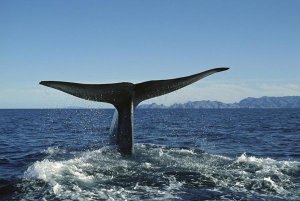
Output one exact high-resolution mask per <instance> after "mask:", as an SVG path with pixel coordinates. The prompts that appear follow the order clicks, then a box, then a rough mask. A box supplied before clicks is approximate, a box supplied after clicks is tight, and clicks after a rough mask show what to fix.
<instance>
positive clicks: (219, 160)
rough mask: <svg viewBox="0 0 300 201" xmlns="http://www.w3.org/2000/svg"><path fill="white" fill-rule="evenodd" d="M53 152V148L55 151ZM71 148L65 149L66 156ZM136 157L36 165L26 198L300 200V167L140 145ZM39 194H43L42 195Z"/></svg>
mask: <svg viewBox="0 0 300 201" xmlns="http://www.w3.org/2000/svg"><path fill="white" fill-rule="evenodd" d="M50 150H51V149H50ZM63 151H64V152H66V150H62V152H63ZM135 151H136V152H135V155H134V157H132V158H129V159H126V158H123V157H122V156H121V155H120V154H119V153H118V152H117V151H115V149H114V148H113V147H103V148H101V149H98V150H94V151H84V152H78V153H76V154H75V157H73V158H71V159H68V160H56V159H55V154H61V153H60V152H59V151H58V150H57V149H55V152H52V151H50V152H51V153H49V155H51V157H52V159H49V158H47V159H44V160H42V161H37V162H35V163H34V164H33V165H31V166H30V167H29V168H28V169H27V171H26V172H25V173H24V183H23V185H29V184H30V185H32V189H31V190H27V191H26V193H24V197H25V199H32V198H33V197H36V196H42V197H43V198H44V199H46V200H48V199H54V198H55V199H58V200H70V199H71V200H99V199H100V200H101V199H103V200H141V199H144V200H170V199H173V200H187V199H206V200H210V199H211V200H215V199H219V200H232V199H241V198H244V197H247V198H250V199H259V198H268V199H272V198H274V199H275V198H281V199H289V200H299V198H300V193H299V192H298V190H297V189H298V188H299V182H298V180H299V171H300V163H299V162H291V161H276V160H273V159H269V158H266V159H263V158H256V157H254V156H247V155H246V154H243V155H241V156H239V157H237V158H235V159H234V158H228V157H224V156H218V155H212V154H208V153H204V152H203V151H200V150H195V149H179V148H176V149H175V148H167V147H163V146H156V145H148V144H137V145H136V149H135ZM37 192H39V193H38V195H37Z"/></svg>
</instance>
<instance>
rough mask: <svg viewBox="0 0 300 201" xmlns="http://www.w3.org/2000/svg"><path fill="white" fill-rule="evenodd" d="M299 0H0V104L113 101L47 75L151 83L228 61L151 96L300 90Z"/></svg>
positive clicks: (223, 96) (227, 98)
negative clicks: (90, 96)
mask: <svg viewBox="0 0 300 201" xmlns="http://www.w3.org/2000/svg"><path fill="white" fill-rule="evenodd" d="M299 10H300V1H298V0H295V1H293V0H289V1H282V0H280V1H277V0H271V1H267V0H251V1H250V0H248V1H247V0H245V1H237V0H236V1H231V0H227V1H223V0H207V1H201V0H199V1H191V0H190V1H183V0H182V1H177V0H169V1H166V0H165V1H158V0H154V1H150V0H149V1H145V0H138V1H101V0H99V1H96V0H89V1H86V0H82V1H76V0H74V1H71V0H68V1H67V0H65V1H62V0H52V1H38V0H36V1H15V0H13V1H12V0H1V1H0V108H53V107H65V106H70V105H76V106H89V107H98V106H104V107H106V106H107V105H105V104H104V105H103V104H99V103H92V102H88V101H85V100H80V99H78V98H76V97H72V96H69V95H66V94H64V93H62V92H59V91H56V90H54V89H50V88H46V87H44V86H40V85H38V83H39V81H41V80H62V81H72V82H86V83H109V82H122V81H130V82H142V81H146V80H151V79H167V78H174V77H180V76H185V75H190V74H193V73H197V72H200V71H203V70H207V69H209V68H213V67H218V66H229V67H231V69H230V70H229V71H226V72H222V73H219V74H215V75H213V76H210V77H207V78H205V79H203V80H201V81H199V82H197V83H196V84H194V85H191V86H189V87H187V88H184V89H182V90H180V91H178V92H174V93H172V94H169V95H167V96H162V97H159V98H155V99H151V100H149V101H148V102H156V103H163V104H167V105H169V104H172V103H175V102H186V101H188V100H207V99H209V100H218V101H223V102H236V101H239V100H241V99H242V98H245V97H249V96H253V97H260V96H264V95H266V96H286V95H300V79H299V75H300V55H299V53H300V12H299Z"/></svg>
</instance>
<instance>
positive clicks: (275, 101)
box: [138, 96, 300, 109]
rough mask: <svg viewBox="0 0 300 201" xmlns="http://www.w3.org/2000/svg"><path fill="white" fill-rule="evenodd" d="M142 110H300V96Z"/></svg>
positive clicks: (178, 105) (201, 103) (188, 104)
mask: <svg viewBox="0 0 300 201" xmlns="http://www.w3.org/2000/svg"><path fill="white" fill-rule="evenodd" d="M138 108H141V109H169V108H170V109H172V108H174V109H175V108H184V109H185V108H186V109H227V108H300V96H284V97H267V96H264V97H261V98H251V97H249V98H245V99H243V100H241V101H240V102H238V103H222V102H219V101H209V100H205V101H189V102H187V103H182V104H180V103H175V104H173V105H171V106H165V105H162V104H161V105H158V104H156V103H152V104H144V105H141V106H139V107H138Z"/></svg>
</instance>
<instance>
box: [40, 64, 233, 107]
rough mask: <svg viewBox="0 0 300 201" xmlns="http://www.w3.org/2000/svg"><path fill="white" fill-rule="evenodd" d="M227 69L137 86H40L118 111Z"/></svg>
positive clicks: (124, 84) (63, 83)
mask: <svg viewBox="0 0 300 201" xmlns="http://www.w3.org/2000/svg"><path fill="white" fill-rule="evenodd" d="M228 69H229V68H227V67H222V68H214V69H210V70H207V71H204V72H201V73H198V74H194V75H190V76H186V77H180V78H175V79H168V80H151V81H147V82H141V83H137V84H133V83H130V82H120V83H112V84H80V83H72V82H61V81H41V82H40V84H41V85H44V86H48V87H51V88H54V89H57V90H60V91H63V92H65V93H68V94H71V95H73V96H76V97H79V98H83V99H86V100H92V101H97V102H106V103H111V104H113V105H114V106H115V107H116V108H117V109H119V108H120V107H122V105H123V104H124V103H125V102H127V101H132V103H133V106H134V107H136V106H137V105H138V104H139V103H141V102H142V101H144V100H147V99H150V98H154V97H157V96H161V95H164V94H168V93H171V92H173V91H176V90H178V89H180V88H183V87H185V86H188V85H190V84H192V83H194V82H196V81H198V80H200V79H202V78H204V77H206V76H209V75H211V74H214V73H217V72H221V71H225V70H228Z"/></svg>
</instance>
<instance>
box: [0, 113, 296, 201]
mask: <svg viewBox="0 0 300 201" xmlns="http://www.w3.org/2000/svg"><path fill="white" fill-rule="evenodd" d="M112 116H113V110H110V109H78V110H77V109H52V110H46V109H44V110H39V109H37V110H19V109H18V110H0V200H1V201H2V200H44V201H45V200H55V201H59V200H84V201H85V200H300V110H299V109H218V110H214V109H207V110H204V109H203V110H201V109H200V110H195V109H148V110H147V109H140V110H137V111H136V113H135V128H134V132H135V154H134V155H133V156H132V157H131V158H124V157H122V156H121V155H120V154H119V153H118V152H117V151H116V147H115V146H112V145H110V144H109V135H108V133H109V127H110V121H111V119H112Z"/></svg>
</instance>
